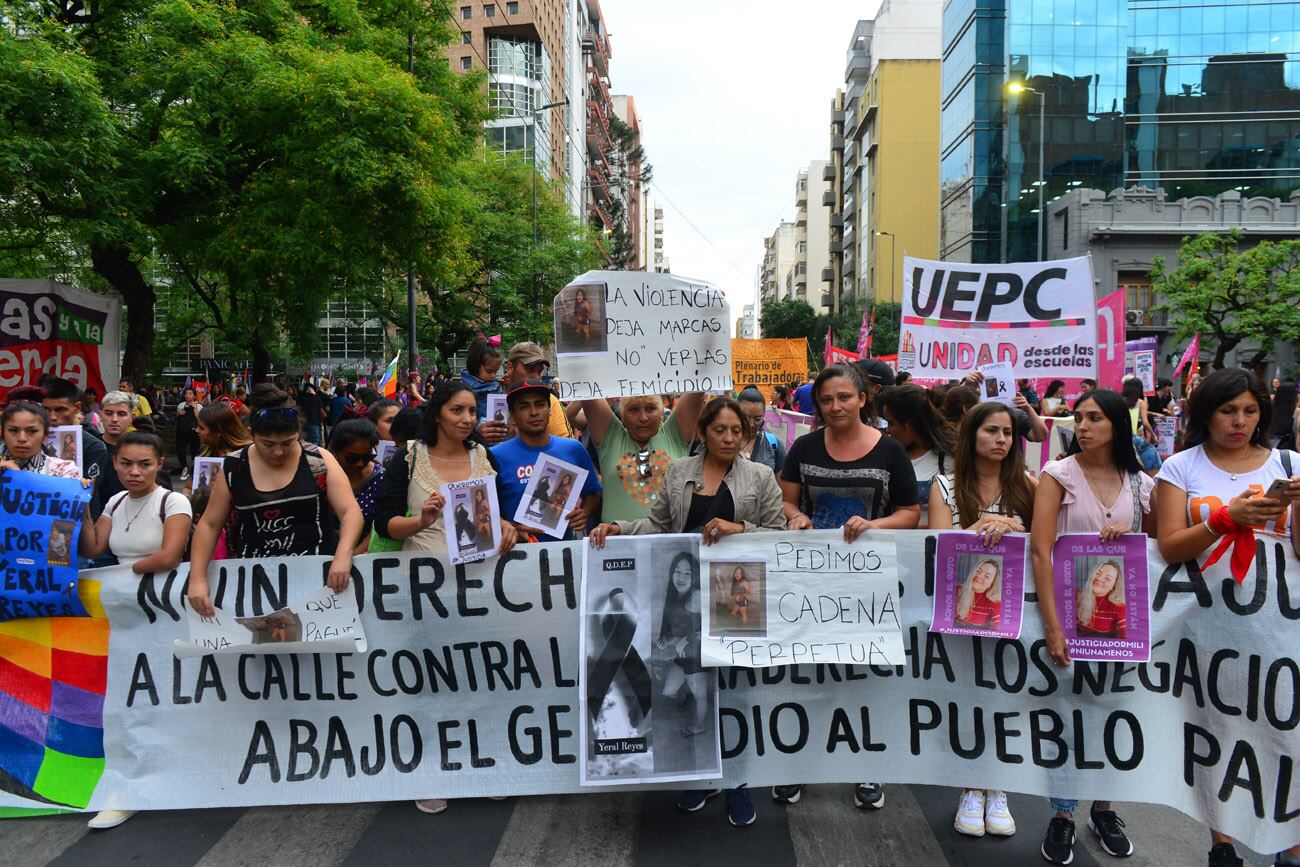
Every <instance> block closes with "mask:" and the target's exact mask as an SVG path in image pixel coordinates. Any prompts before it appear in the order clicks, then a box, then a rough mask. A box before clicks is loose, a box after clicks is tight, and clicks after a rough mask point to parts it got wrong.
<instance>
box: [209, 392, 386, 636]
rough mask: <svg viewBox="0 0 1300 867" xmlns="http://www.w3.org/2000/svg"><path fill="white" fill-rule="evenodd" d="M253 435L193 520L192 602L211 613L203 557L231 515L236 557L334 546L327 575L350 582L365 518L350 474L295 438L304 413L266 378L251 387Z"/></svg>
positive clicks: (336, 584) (333, 584)
mask: <svg viewBox="0 0 1300 867" xmlns="http://www.w3.org/2000/svg"><path fill="white" fill-rule="evenodd" d="M251 402H252V410H253V411H252V415H251V416H250V417H249V428H250V430H251V431H252V434H253V443H252V445H250V446H248V448H245V449H242V450H240V451H238V452H236V453H234V454H231V455H228V456H227V457H226V459H225V462H224V464H223V466H222V470H221V473H220V474H218V475H217V476H216V477H215V478H214V479H213V481H212V493H211V495H210V497H209V500H208V508H207V509H206V510H205V511H204V513H203V517H202V518H201V519H200V520H199V522H198V524H196V525H195V528H194V540H193V543H192V546H191V547H192V551H191V557H190V583H189V592H188V598H189V603H190V606H191V607H192V608H193V609H194V610H195V611H196V612H198V613H199V614H201V615H203V616H205V617H210V616H212V611H213V608H212V601H211V599H210V598H209V597H208V586H209V585H208V562H209V561H210V560H211V558H212V552H213V549H214V548H215V547H216V544H217V537H218V535H219V534H220V533H221V530H222V528H224V527H225V526H226V523H227V517H228V516H229V517H230V519H231V520H230V532H229V533H228V534H227V538H226V544H227V546H228V548H229V550H230V556H231V557H232V558H234V559H239V560H261V559H266V558H268V557H294V556H314V555H323V554H333V555H334V560H333V562H331V563H330V567H329V573H328V579H327V580H328V583H329V586H330V589H332V590H333V591H334V592H335V593H341V592H343V591H344V590H345V589H347V586H348V579H349V577H350V573H351V569H352V550H353V549H354V548H355V547H356V545H357V543H358V541H359V540H360V538H361V528H362V525H363V524H364V523H365V519H364V518H362V516H361V507H360V506H358V505H357V499H356V497H355V496H353V494H352V485H351V483H350V482H349V481H348V477H347V474H346V473H345V472H344V471H343V468H342V467H340V466H339V463H338V461H337V460H335V459H334V456H333V455H331V454H330V453H329V452H327V451H325V450H323V449H320V448H318V447H316V446H314V445H311V444H309V443H303V442H301V440H300V437H301V435H302V422H303V420H302V414H301V413H300V412H299V411H298V408H297V407H295V406H293V405H292V404H291V402H290V398H289V395H288V394H286V393H285V392H283V391H280V389H278V388H276V387H275V386H274V385H271V384H270V383H259V384H258V385H257V386H256V387H255V388H254V389H253V395H252V398H251Z"/></svg>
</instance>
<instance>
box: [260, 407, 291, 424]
mask: <svg viewBox="0 0 1300 867" xmlns="http://www.w3.org/2000/svg"><path fill="white" fill-rule="evenodd" d="M253 419H254V420H255V421H270V422H274V421H297V420H298V410H297V409H296V408H294V407H292V406H278V407H272V408H270V409H259V410H258V411H257V412H255V413H253Z"/></svg>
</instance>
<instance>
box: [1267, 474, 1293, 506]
mask: <svg viewBox="0 0 1300 867" xmlns="http://www.w3.org/2000/svg"><path fill="white" fill-rule="evenodd" d="M1290 484H1291V480H1290V479H1274V480H1273V484H1271V485H1269V486H1268V490H1267V491H1265V492H1264V496H1266V497H1268V498H1269V499H1270V500H1279V501H1281V502H1283V503H1285V502H1286V501H1287V495H1286V489H1287V487H1288V486H1289V485H1290Z"/></svg>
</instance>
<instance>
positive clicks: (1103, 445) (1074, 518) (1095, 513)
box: [1030, 389, 1155, 864]
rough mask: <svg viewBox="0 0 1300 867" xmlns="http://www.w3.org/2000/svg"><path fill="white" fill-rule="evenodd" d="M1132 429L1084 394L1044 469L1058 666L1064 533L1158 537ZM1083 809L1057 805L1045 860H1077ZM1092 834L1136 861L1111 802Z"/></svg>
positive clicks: (1123, 406) (1064, 655)
mask: <svg viewBox="0 0 1300 867" xmlns="http://www.w3.org/2000/svg"><path fill="white" fill-rule="evenodd" d="M1132 431H1133V422H1132V419H1131V418H1130V416H1129V407H1128V404H1127V403H1126V402H1125V400H1124V398H1122V397H1120V396H1119V395H1118V394H1116V393H1115V392H1113V391H1109V390H1105V389H1102V390H1099V391H1093V392H1089V393H1087V394H1085V395H1084V396H1083V397H1081V398H1079V400H1078V402H1076V403H1075V405H1074V435H1075V436H1074V443H1073V444H1072V445H1071V447H1070V453H1069V454H1067V455H1066V457H1065V458H1063V459H1062V460H1059V461H1052V462H1051V463H1049V464H1047V466H1045V467H1043V472H1042V475H1041V477H1040V478H1039V481H1038V491H1037V494H1036V495H1035V497H1034V523H1033V529H1032V531H1031V539H1030V542H1031V546H1032V548H1033V557H1034V584H1035V586H1036V588H1037V591H1038V610H1039V613H1040V614H1041V615H1042V618H1043V631H1044V634H1045V635H1046V638H1047V650H1048V653H1050V654H1051V656H1052V659H1053V660H1055V661H1056V663H1057V664H1058V665H1061V666H1066V665H1069V664H1070V657H1069V654H1068V652H1067V651H1066V645H1065V633H1064V630H1062V628H1061V622H1060V619H1059V618H1058V616H1057V612H1056V592H1055V587H1054V584H1053V581H1054V575H1055V573H1054V571H1053V566H1052V548H1053V546H1054V545H1055V543H1056V537H1057V536H1059V535H1062V534H1065V533H1097V534H1098V535H1099V536H1100V538H1101V539H1102V541H1111V540H1114V539H1117V538H1119V537H1120V536H1123V535H1124V534H1126V533H1140V532H1144V531H1145V532H1146V533H1148V534H1149V535H1154V533H1155V526H1154V523H1155V522H1154V521H1153V520H1152V516H1151V514H1150V513H1151V490H1152V488H1153V487H1154V486H1155V482H1153V481H1152V480H1151V478H1150V477H1149V476H1147V475H1146V474H1145V473H1143V472H1142V465H1141V464H1140V463H1139V462H1138V457H1137V452H1135V451H1134V450H1133V433H1132ZM1078 806H1079V802H1078V801H1077V800H1074V799H1071V798H1055V797H1054V798H1052V809H1054V810H1055V811H1056V815H1055V816H1054V817H1052V820H1051V822H1050V823H1049V824H1048V826H1047V835H1046V836H1045V837H1044V838H1043V845H1042V849H1041V850H1040V851H1041V852H1042V855H1043V857H1044V858H1045V859H1047V860H1048V861H1050V862H1051V863H1053V864H1069V863H1070V862H1071V860H1073V858H1074V839H1075V837H1074V811H1075V810H1076V809H1078ZM1088 827H1089V828H1091V829H1092V830H1093V832H1094V833H1095V834H1096V835H1097V840H1098V842H1099V843H1100V844H1101V847H1102V848H1103V849H1105V850H1106V851H1107V852H1108V853H1110V854H1111V855H1114V856H1116V857H1120V858H1123V857H1127V856H1129V855H1132V854H1133V851H1134V849H1133V843H1132V842H1131V841H1130V840H1129V838H1128V835H1127V834H1125V833H1124V822H1123V820H1121V819H1120V818H1119V816H1117V815H1116V814H1115V811H1114V810H1112V809H1111V808H1110V802H1109V801H1093V803H1092V809H1091V810H1090V812H1089V814H1088Z"/></svg>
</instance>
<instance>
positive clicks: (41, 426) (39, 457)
mask: <svg viewBox="0 0 1300 867" xmlns="http://www.w3.org/2000/svg"><path fill="white" fill-rule="evenodd" d="M0 427H2V428H3V441H0V472H3V471H4V470H22V471H24V472H29V473H36V474H37V475H41V476H56V477H58V478H63V479H79V478H81V470H79V469H77V465H76V463H74V462H73V461H65V460H63V459H62V458H56V457H51V456H50V455H47V454H45V451H44V446H45V438H46V437H47V436H49V433H50V417H49V415H47V414H46V412H45V407H43V406H41V405H40V404H39V403H32V402H30V401H26V400H15V401H12V402H10V403H9V404H7V405H6V406H5V408H4V412H3V414H0ZM87 484H89V483H87Z"/></svg>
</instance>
